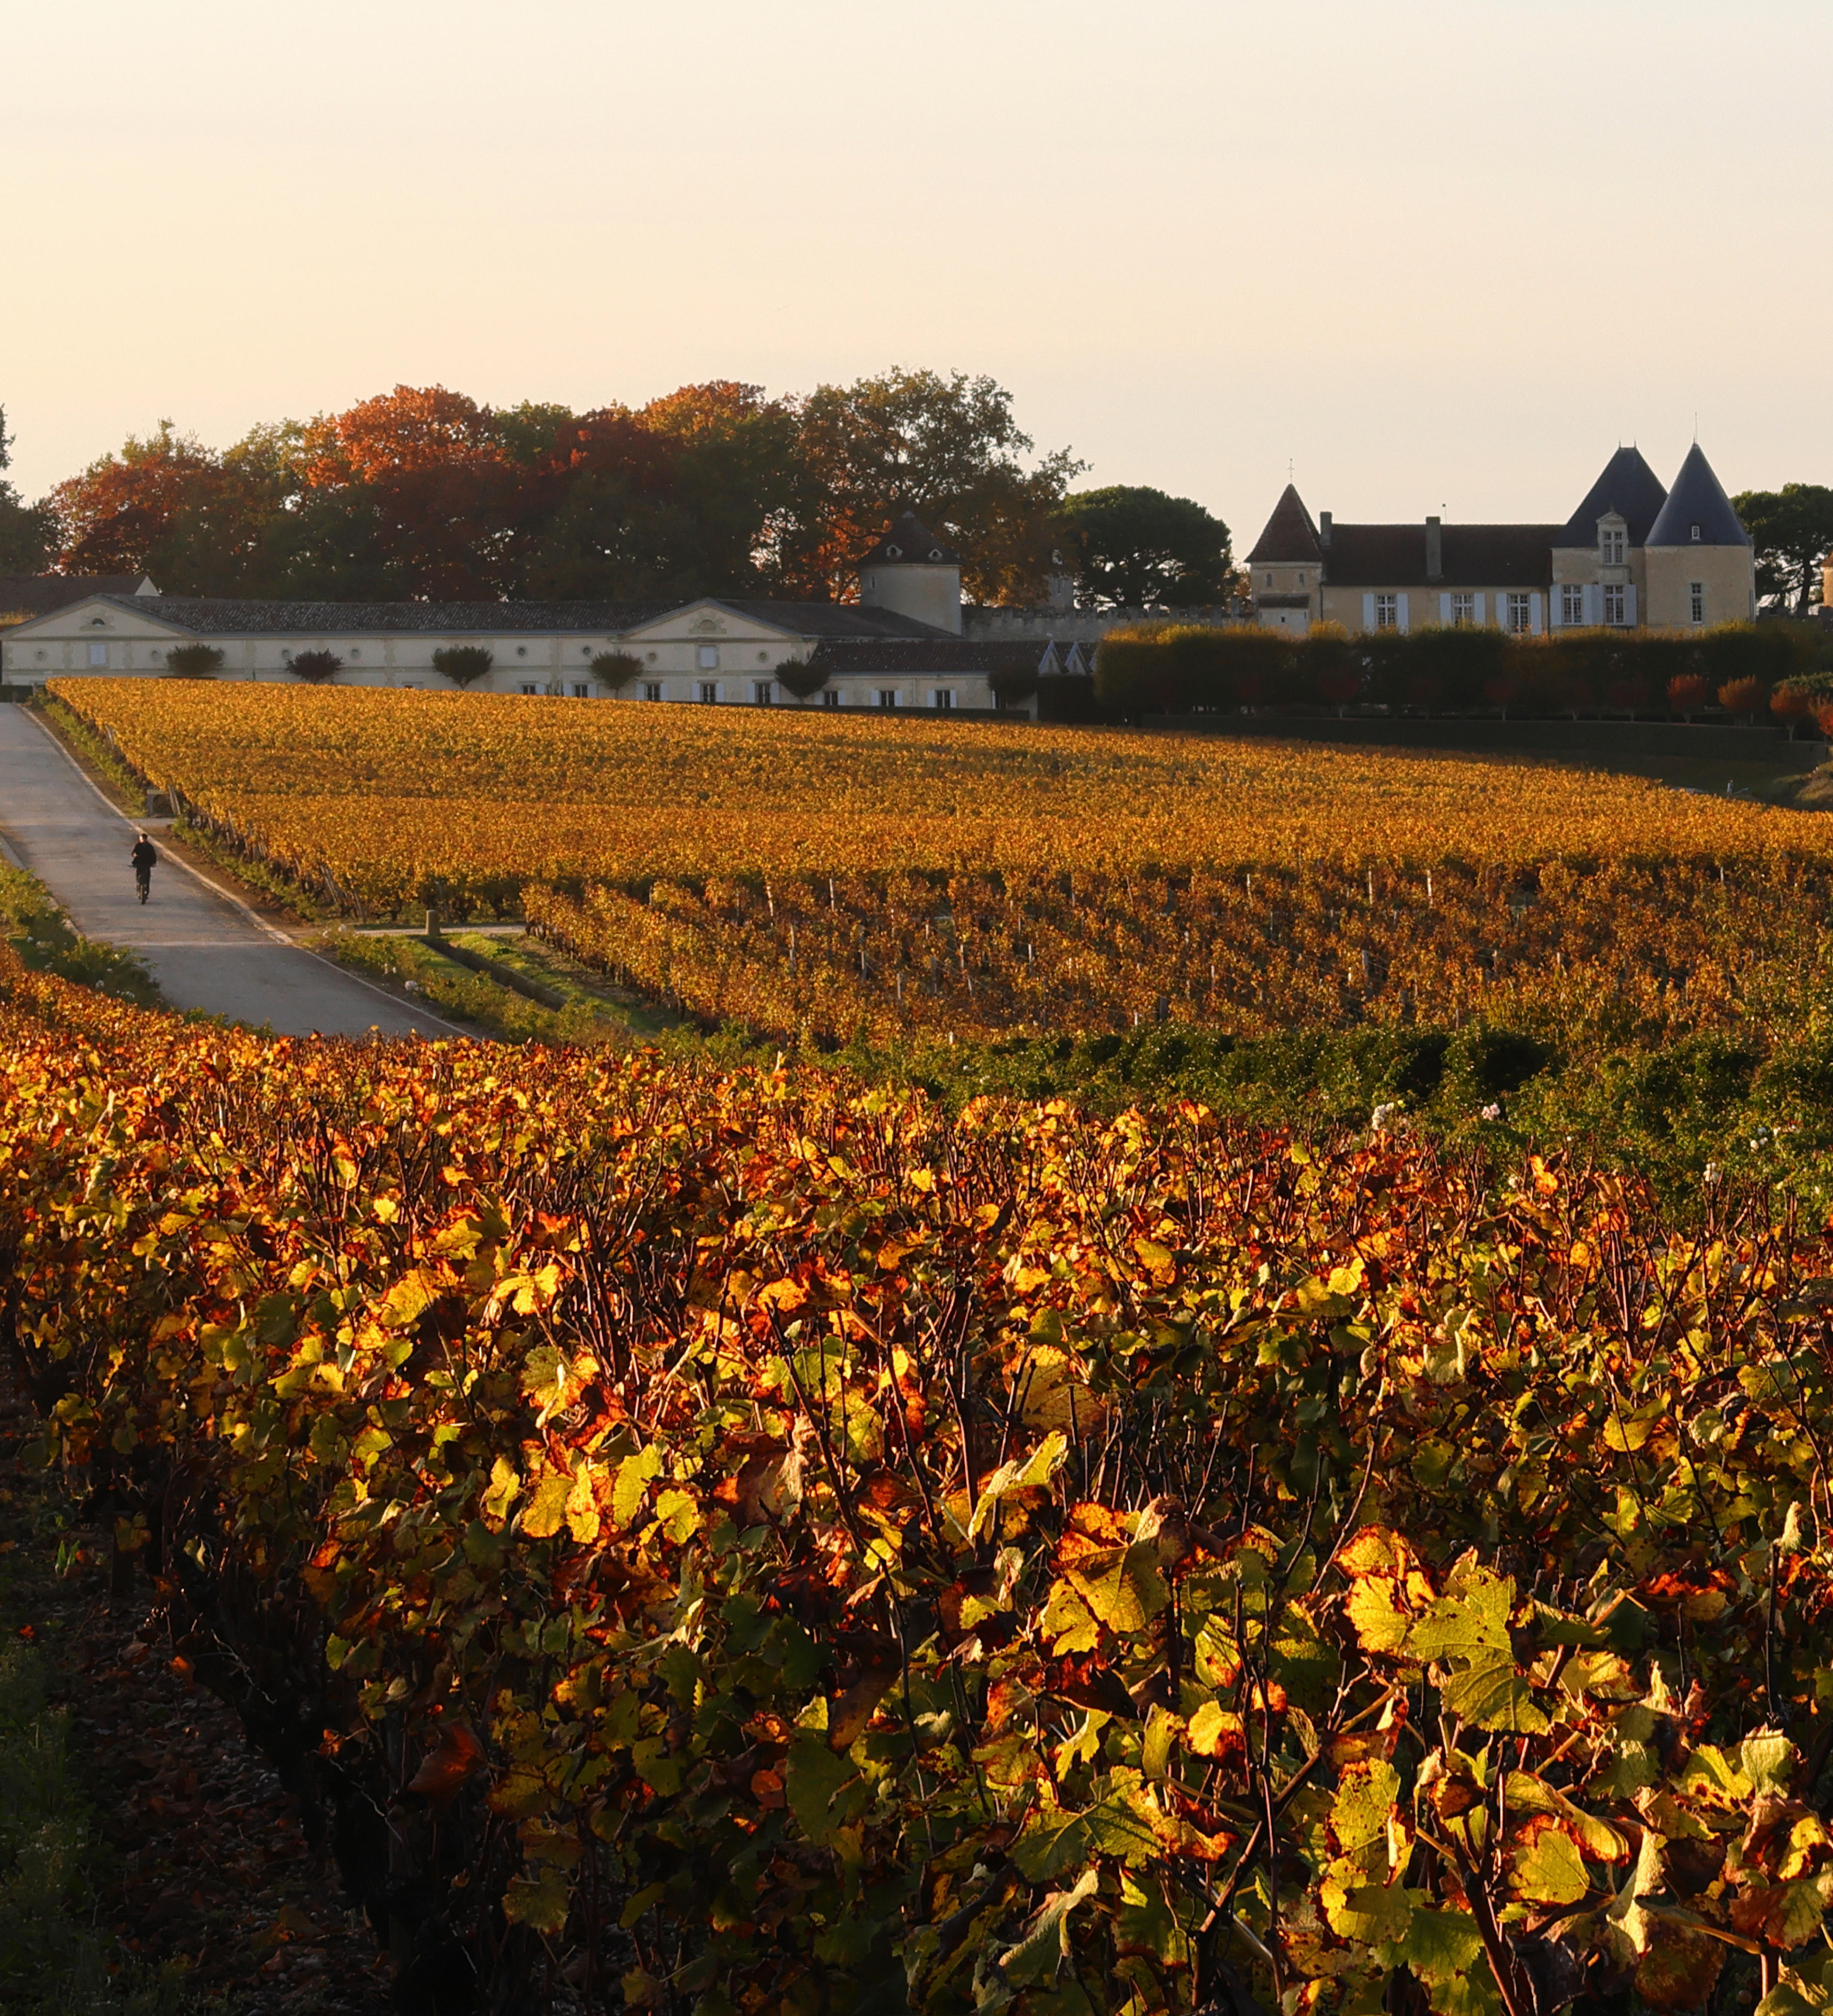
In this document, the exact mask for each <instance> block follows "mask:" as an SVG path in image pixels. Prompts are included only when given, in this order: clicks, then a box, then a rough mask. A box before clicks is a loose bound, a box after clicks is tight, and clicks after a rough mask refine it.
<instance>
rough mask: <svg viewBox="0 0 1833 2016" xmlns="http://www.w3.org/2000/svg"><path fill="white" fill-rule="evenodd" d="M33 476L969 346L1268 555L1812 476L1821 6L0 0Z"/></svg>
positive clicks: (1825, 466) (1832, 132)
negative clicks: (164, 448) (1321, 534)
mask: <svg viewBox="0 0 1833 2016" xmlns="http://www.w3.org/2000/svg"><path fill="white" fill-rule="evenodd" d="M4 46H5V88H4V92H0V224H3V225H4V234H5V250H6V274H7V283H6V286H5V305H4V308H0V403H4V405H5V407H6V408H7V410H8V415H9V420H10V423H11V424H12V426H13V429H14V430H15V432H16V434H17V437H18V445H17V449H16V460H15V466H14V469H13V480H14V481H16V483H17V484H19V487H20V489H21V490H22V491H24V492H25V494H26V495H27V496H32V495H37V494H38V492H39V491H41V490H43V489H44V488H46V487H48V486H49V484H51V483H52V482H54V481H56V480H57V479H58V478H59V477H62V476H63V475H65V474H67V473H70V472H72V471H73V470H75V469H77V467H79V466H81V464H82V463H85V462H86V461H87V460H88V459H90V458H92V456H94V455H98V454H100V453H102V452H104V451H105V450H107V449H109V448H113V447H116V446H117V445H119V444H120V442H121V439H122V437H123V436H124V434H127V433H128V431H130V430H135V431H144V430H147V429H149V428H150V427H152V426H153V424H154V423H156V422H157V420H158V419H160V417H161V416H170V417H171V419H173V420H174V421H175V422H176V423H178V425H179V426H180V427H182V428H185V429H187V430H191V431H193V432H195V433H196V434H200V435H201V436H202V437H203V438H204V439H205V440H207V441H212V442H215V443H218V444H223V443H226V442H227V441H230V440H232V439H233V438H234V437H236V436H237V435H238V434H241V433H242V432H243V431H244V430H246V429H247V427H249V426H250V425H251V424H252V423H254V422H256V421H257V420H261V419H279V418H280V417H282V416H289V415H290V416H295V417H301V418H303V417H305V416H308V415H310V414H311V413H312V412H315V411H320V410H326V409H334V408H336V407H338V406H341V405H348V404H349V403H350V402H351V401H354V400H355V399H358V398H363V397H366V396H367V395H368V394H371V393H374V392H377V391H384V390H386V389H387V387H390V386H391V385H393V384H394V383H397V382H398V381H405V382H407V383H417V384H426V383H434V382H438V383H444V384H445V385H447V386H449V387H454V388H456V389H459V390H463V391H466V392H469V393H470V394H472V395H473V396H474V397H475V398H479V399H481V400H486V401H492V402H494V403H499V404H513V403H515V402H516V401H519V400H520V399H523V398H537V399H558V400H564V401H567V403H569V404H571V405H574V406H575V407H586V406H591V405H602V404H605V403H608V402H611V401H624V402H627V403H631V404H636V403H639V402H640V401H643V400H645V399H647V398H651V397H653V396H654V395H655V394H658V393H661V392H665V391H670V390H672V388H673V387H675V386H676V385H679V384H682V383H688V382H690V381H693V380H701V379H708V378H715V377H730V378H740V379H746V380H751V381H754V382H756V383H762V384H764V385H765V386H767V387H770V388H771V389H772V391H797V390H805V389H806V388H808V387H811V386H812V385H814V384H816V383H819V382H820V381H822V380H847V379H850V378H852V377H855V376H859V375H860V374H861V373H866V372H870V371H874V370H878V369H883V368H884V367H885V366H887V365H891V364H895V363H896V364H904V365H912V366H915V365H933V366H935V367H936V368H937V369H952V368H959V369H963V370H967V371H974V372H981V371H985V372H989V373H992V375H993V376H996V378H998V379H999V380H1000V381H1001V382H1002V383H1003V384H1005V385H1006V386H1007V387H1010V390H1011V391H1012V392H1013V394H1014V397H1015V405H1016V412H1017V416H1018V418H1019V420H1020V423H1021V424H1022V425H1023V426H1024V427H1025V429H1026V430H1028V432H1029V433H1030V434H1032V435H1033V436H1034V437H1035V439H1036V441H1037V442H1038V445H1039V448H1056V447H1061V446H1068V447H1071V448H1074V449H1075V452H1077V453H1078V454H1079V455H1082V456H1083V457H1084V458H1085V459H1086V460H1087V461H1088V462H1089V463H1090V464H1091V465H1092V466H1091V469H1090V470H1089V474H1088V475H1087V476H1086V477H1084V478H1083V479H1082V481H1083V482H1084V483H1085V484H1099V483H1151V484H1158V485H1160V486H1161V487H1162V488H1165V489H1168V490H1171V491H1176V492H1178V493H1179V494H1182V495H1188V496H1192V497H1196V498H1198V499H1201V500H1202V501H1203V502H1205V503H1206V504H1207V505H1208V506H1210V508H1211V509H1213V510H1215V511H1218V512H1219V513H1221V514H1222V515H1223V517H1225V518H1226V520H1228V523H1229V524H1230V527H1232V528H1233V531H1234V532H1235V535H1236V541H1237V550H1238V551H1244V550H1245V549H1246V548H1247V546H1248V545H1249V544H1251V542H1252V540H1253V538H1254V536H1255V534H1256V532H1257V531H1258V530H1259V526H1260V524H1261V522H1262V520H1263V519H1264V518H1265V517H1266V513H1268V512H1269V510H1270V509H1271V508H1272V506H1273V502H1274V500H1275V499H1276V498H1277V495H1278V492H1279V490H1280V486H1281V484H1283V483H1284V481H1285V479H1286V473H1287V463H1288V459H1289V460H1290V462H1291V465H1292V466H1293V468H1294V470H1295V473H1296V476H1297V478H1298V485H1299V488H1300V490H1301V491H1302V493H1303V495H1304V496H1305V501H1306V502H1308V503H1309V505H1310V506H1311V507H1312V509H1313V511H1316V510H1317V509H1329V510H1334V512H1335V513H1336V514H1337V515H1338V517H1339V518H1352V519H1353V518H1377V519H1379V518H1392V519H1400V518H1414V517H1421V516H1423V515H1424V513H1427V512H1430V511H1437V510H1439V509H1443V510H1445V511H1446V513H1448V514H1449V517H1452V518H1453V519H1459V520H1471V519H1482V518H1510V519H1523V520H1557V519H1562V518H1564V517H1565V515H1566V514H1567V513H1568V512H1569V511H1570V510H1571V509H1572V507H1573V506H1575V505H1576V503H1577V502H1578V501H1579V498H1580V496H1581V495H1583V491H1584V490H1585V488H1586V486H1587V484H1589V483H1590V481H1591V479H1592V477H1594V475H1595V474H1596V473H1597V470H1598V469H1599V468H1600V467H1601V466H1602V464H1603V463H1604V460H1605V459H1606V458H1607V457H1608V455H1609V454H1610V452H1612V449H1613V448H1615V446H1616V445H1617V443H1618V442H1619V441H1638V442H1639V443H1640V445H1641V447H1642V449H1643V451H1644V453H1645V454H1646V455H1648V458H1649V459H1650V460H1651V463H1653V464H1654V466H1655V470H1656V472H1657V473H1658V475H1660V476H1661V477H1662V480H1663V481H1669V480H1671V478H1672V477H1673V473H1674V470H1675V469H1676V466H1678V464H1679V462H1680V458H1681V456H1682V455H1684V453H1685V452H1686V448H1687V444H1688V442H1689V441H1691V438H1692V435H1693V429H1694V416H1695V414H1696V413H1697V415H1698V430H1699V437H1700V439H1701V441H1702V443H1703V444H1704V445H1705V448H1706V451H1707V453H1708V454H1709V455H1710V456H1711V457H1712V460H1713V463H1715V465H1716V467H1717V469H1718V471H1719V473H1720V476H1721V477H1723V480H1724V482H1725V484H1726V485H1727V488H1730V489H1731V490H1734V491H1735V490H1738V489H1741V488H1747V487H1763V488H1768V487H1773V486H1775V485H1778V484H1781V483H1783V482H1784V481H1789V480H1792V479H1794V480H1800V481H1818V482H1829V481H1833V344H1830V343H1829V340H1828V339H1829V335H1830V333H1833V174H1830V173H1829V168H1830V167H1833V4H1830V0H1584V4H1580V0H1261V4H1255V5H1247V4H1237V0H1127V4H1123V5H1115V4H1114V0H1050V4H1047V5H1046V4H1044V0H974V4H971V5H969V4H963V0H902V4H896V5H862V4H860V0H850V4H841V0H773V4H770V5H740V4H737V0H675V4H673V5H654V4H644V5H636V4H632V0H596V4H585V0H520V4H518V5H504V4H502V0H495V4H492V5H481V4H479V3H478V0H312V4H310V5H303V4H300V0H261V4H260V5H250V4H249V0H233V4H230V0H163V4H150V5H149V4H148V0H133V4H127V3H126V0H59V4H57V5H55V6H52V5H45V4H42V0H41V4H37V5H27V4H26V0H11V5H9V7H8V8H7V9H6V16H5V41H4Z"/></svg>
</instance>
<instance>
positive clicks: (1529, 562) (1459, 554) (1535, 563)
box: [1262, 524, 1595, 601]
mask: <svg viewBox="0 0 1833 2016" xmlns="http://www.w3.org/2000/svg"><path fill="white" fill-rule="evenodd" d="M1560 537H1561V530H1560V527H1558V526H1557V525H1446V526H1445V527H1442V530H1441V531H1440V534H1439V541H1440V551H1441V556H1442V562H1443V566H1442V571H1441V572H1440V573H1439V574H1436V575H1432V576H1428V574H1427V572H1426V528H1425V527H1424V525H1423V524H1413V525H1341V524H1339V525H1334V526H1333V527H1331V550H1330V555H1329V560H1328V563H1327V566H1326V567H1325V569H1324V579H1325V580H1326V581H1328V582H1329V583H1330V585H1331V587H1333V588H1431V589H1453V588H1472V589H1475V588H1543V587H1544V586H1545V585H1547V582H1549V581H1550V580H1551V579H1552V578H1553V547H1554V542H1556V541H1557V540H1558V538H1560ZM1594 543H1595V539H1594ZM1265 599H1266V598H1265V597H1264V596H1262V600H1263V601H1264V600H1265Z"/></svg>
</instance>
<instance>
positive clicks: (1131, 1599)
mask: <svg viewBox="0 0 1833 2016" xmlns="http://www.w3.org/2000/svg"><path fill="white" fill-rule="evenodd" d="M1064 1574H1065V1575H1067V1576H1068V1579H1069V1580H1070V1581H1071V1582H1073V1583H1074V1584H1075V1589H1076V1593H1078V1594H1079V1596H1080V1597H1081V1598H1082V1601H1083V1602H1084V1603H1086V1604H1087V1605H1088V1607H1089V1609H1090V1610H1091V1611H1093V1612H1094V1614H1095V1615H1096V1616H1097V1618H1100V1621H1101V1622H1102V1623H1104V1624H1105V1625H1107V1628H1108V1629H1109V1630H1110V1631H1113V1632H1115V1633H1119V1634H1120V1635H1121V1636H1126V1635H1127V1634H1128V1633H1132V1632H1135V1631H1143V1630H1144V1629H1145V1628H1146V1626H1147V1625H1148V1624H1150V1623H1151V1621H1152V1619H1153V1618H1154V1617H1156V1616H1157V1615H1158V1613H1159V1611H1161V1610H1162V1609H1163V1608H1164V1607H1165V1605H1166V1604H1168V1603H1169V1602H1170V1600H1171V1592H1170V1590H1169V1589H1167V1588H1166V1587H1165V1578H1164V1576H1163V1575H1161V1574H1160V1573H1159V1571H1158V1543H1157V1542H1156V1541H1155V1540H1139V1541H1136V1542H1135V1543H1133V1546H1130V1547H1098V1548H1096V1549H1094V1550H1093V1551H1091V1552H1090V1553H1086V1554H1083V1555H1082V1556H1081V1557H1080V1558H1079V1559H1078V1560H1077V1561H1075V1562H1073V1563H1071V1564H1067V1565H1066V1566H1065V1568H1064Z"/></svg>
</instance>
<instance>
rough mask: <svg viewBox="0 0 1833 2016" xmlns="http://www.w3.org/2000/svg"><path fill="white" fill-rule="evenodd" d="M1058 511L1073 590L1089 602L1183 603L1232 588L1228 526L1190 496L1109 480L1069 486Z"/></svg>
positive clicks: (1100, 605)
mask: <svg viewBox="0 0 1833 2016" xmlns="http://www.w3.org/2000/svg"><path fill="white" fill-rule="evenodd" d="M1059 515H1060V517H1061V520H1062V524H1063V527H1064V538H1065V540H1066V542H1067V544H1068V551H1069V554H1070V558H1071V565H1072V567H1073V568H1074V571H1075V581H1076V589H1077V592H1078V593H1079V596H1081V597H1082V599H1083V600H1085V601H1086V602H1087V603H1089V604H1091V605H1092V606H1093V607H1095V608H1097V609H1160V608H1164V609H1176V608H1188V607H1192V606H1193V605H1197V604H1202V603H1220V602H1226V600H1227V599H1228V598H1229V596H1230V594H1231V593H1232V592H1233V589H1234V561H1233V556H1232V555H1231V554H1230V550H1229V529H1228V527H1227V526H1226V525H1225V524H1223V522H1222V520H1220V519H1219V518H1218V517H1213V516H1212V514H1211V513H1209V512H1208V511H1207V510H1205V509H1204V507H1203V506H1201V504H1198V503H1197V502H1195V501H1194V499H1190V498H1188V497H1172V496H1169V495H1166V493H1165V491H1162V490H1154V489H1151V488H1147V487H1146V486H1144V485H1143V484H1113V485H1111V487H1110V488H1107V489H1103V490H1079V491H1071V493H1070V495H1068V496H1067V497H1065V498H1064V500H1063V502H1062V504H1061V507H1060V513H1059Z"/></svg>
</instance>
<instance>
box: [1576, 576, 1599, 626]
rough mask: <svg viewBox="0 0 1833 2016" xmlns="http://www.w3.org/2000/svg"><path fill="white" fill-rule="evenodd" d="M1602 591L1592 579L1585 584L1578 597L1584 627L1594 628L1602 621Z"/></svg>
mask: <svg viewBox="0 0 1833 2016" xmlns="http://www.w3.org/2000/svg"><path fill="white" fill-rule="evenodd" d="M1603 602H1604V591H1603V589H1602V588H1601V586H1600V585H1598V583H1597V582H1596V581H1586V584H1585V592H1584V593H1583V595H1582V596H1580V597H1579V605H1580V607H1582V608H1583V610H1584V612H1585V628H1586V629H1587V630H1594V629H1596V628H1597V625H1599V623H1601V621H1603V617H1604V611H1603V607H1602V605H1603Z"/></svg>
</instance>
